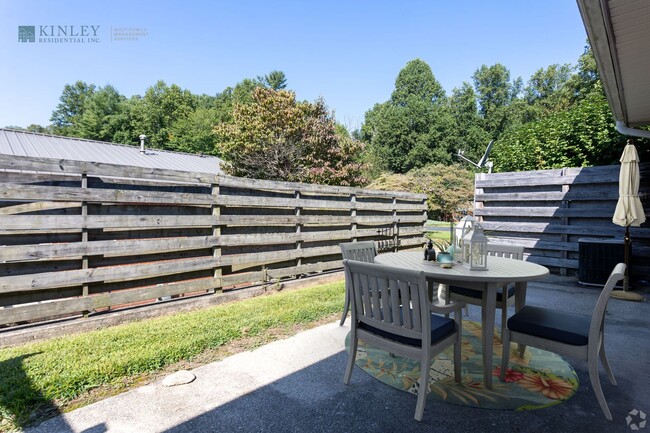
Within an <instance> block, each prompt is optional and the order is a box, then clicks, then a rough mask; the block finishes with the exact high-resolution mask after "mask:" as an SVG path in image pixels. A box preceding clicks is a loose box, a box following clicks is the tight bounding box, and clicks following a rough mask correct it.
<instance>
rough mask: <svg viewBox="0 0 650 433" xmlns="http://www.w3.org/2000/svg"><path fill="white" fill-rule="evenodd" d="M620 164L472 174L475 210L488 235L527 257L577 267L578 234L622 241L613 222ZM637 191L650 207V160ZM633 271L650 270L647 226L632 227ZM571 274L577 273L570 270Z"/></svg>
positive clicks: (565, 268) (564, 268) (555, 266)
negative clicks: (521, 248) (516, 246)
mask: <svg viewBox="0 0 650 433" xmlns="http://www.w3.org/2000/svg"><path fill="white" fill-rule="evenodd" d="M619 169H620V165H610V166H603V167H586V168H564V169H558V170H543V171H528V172H517V173H492V174H485V173H481V174H477V175H476V191H475V210H474V213H475V215H476V216H480V217H481V218H482V220H483V226H484V228H485V230H486V232H488V236H490V237H491V238H492V239H495V241H497V242H503V243H512V244H519V245H523V246H524V247H525V248H526V250H525V251H526V255H527V260H529V261H532V262H535V263H539V264H542V265H546V266H549V267H550V268H551V270H552V271H556V272H560V273H562V274H566V273H567V272H569V273H571V272H573V271H574V270H576V269H578V265H579V263H578V253H579V243H578V240H579V239H581V238H592V239H593V238H616V239H620V240H621V241H622V240H623V237H624V233H625V228H623V227H620V226H617V225H615V224H614V223H612V216H613V215H614V209H615V208H616V203H617V201H618V195H619V193H618V178H619ZM640 172H641V185H640V192H639V196H640V197H641V201H642V203H643V205H644V207H645V209H646V211H648V210H650V206H648V205H649V200H650V164H648V163H644V164H641V165H640ZM630 235H631V238H632V256H631V257H632V260H631V264H632V276H637V277H638V276H645V278H646V279H647V277H648V275H649V274H650V263H649V262H648V260H649V258H650V225H649V224H648V223H646V224H644V225H643V226H642V227H631V228H630ZM574 273H575V272H574Z"/></svg>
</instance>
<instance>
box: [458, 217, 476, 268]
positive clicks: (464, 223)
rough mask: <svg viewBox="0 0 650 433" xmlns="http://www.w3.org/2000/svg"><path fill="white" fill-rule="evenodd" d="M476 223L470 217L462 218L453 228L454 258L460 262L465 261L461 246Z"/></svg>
mask: <svg viewBox="0 0 650 433" xmlns="http://www.w3.org/2000/svg"><path fill="white" fill-rule="evenodd" d="M477 222H478V221H477V219H476V218H474V217H473V216H471V215H467V216H464V217H463V218H461V219H460V221H458V224H456V227H455V228H454V233H453V235H454V242H453V252H454V256H455V257H454V258H455V259H456V260H460V261H466V260H465V254H464V252H463V244H464V243H465V237H466V236H467V235H468V234H469V233H470V232H471V231H472V229H473V228H474V224H476V223H477Z"/></svg>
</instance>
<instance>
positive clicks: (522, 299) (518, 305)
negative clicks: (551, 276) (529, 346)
mask: <svg viewBox="0 0 650 433" xmlns="http://www.w3.org/2000/svg"><path fill="white" fill-rule="evenodd" d="M527 287H528V283H527V282H526V281H520V282H518V283H515V313H516V312H518V311H519V310H521V309H522V308H524V305H526V288H527ZM517 348H518V349H519V357H520V358H523V357H524V353H525V352H526V345H525V344H522V343H517Z"/></svg>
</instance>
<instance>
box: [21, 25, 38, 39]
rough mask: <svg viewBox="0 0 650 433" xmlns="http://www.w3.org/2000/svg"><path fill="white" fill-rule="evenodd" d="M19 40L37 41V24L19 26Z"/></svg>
mask: <svg viewBox="0 0 650 433" xmlns="http://www.w3.org/2000/svg"><path fill="white" fill-rule="evenodd" d="M18 42H36V26H18Z"/></svg>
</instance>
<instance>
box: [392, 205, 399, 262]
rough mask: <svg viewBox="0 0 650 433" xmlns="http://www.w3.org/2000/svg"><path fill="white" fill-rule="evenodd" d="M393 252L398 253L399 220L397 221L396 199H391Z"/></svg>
mask: <svg viewBox="0 0 650 433" xmlns="http://www.w3.org/2000/svg"><path fill="white" fill-rule="evenodd" d="M392 238H393V242H394V247H393V251H394V252H398V251H399V219H397V197H393V236H392Z"/></svg>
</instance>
